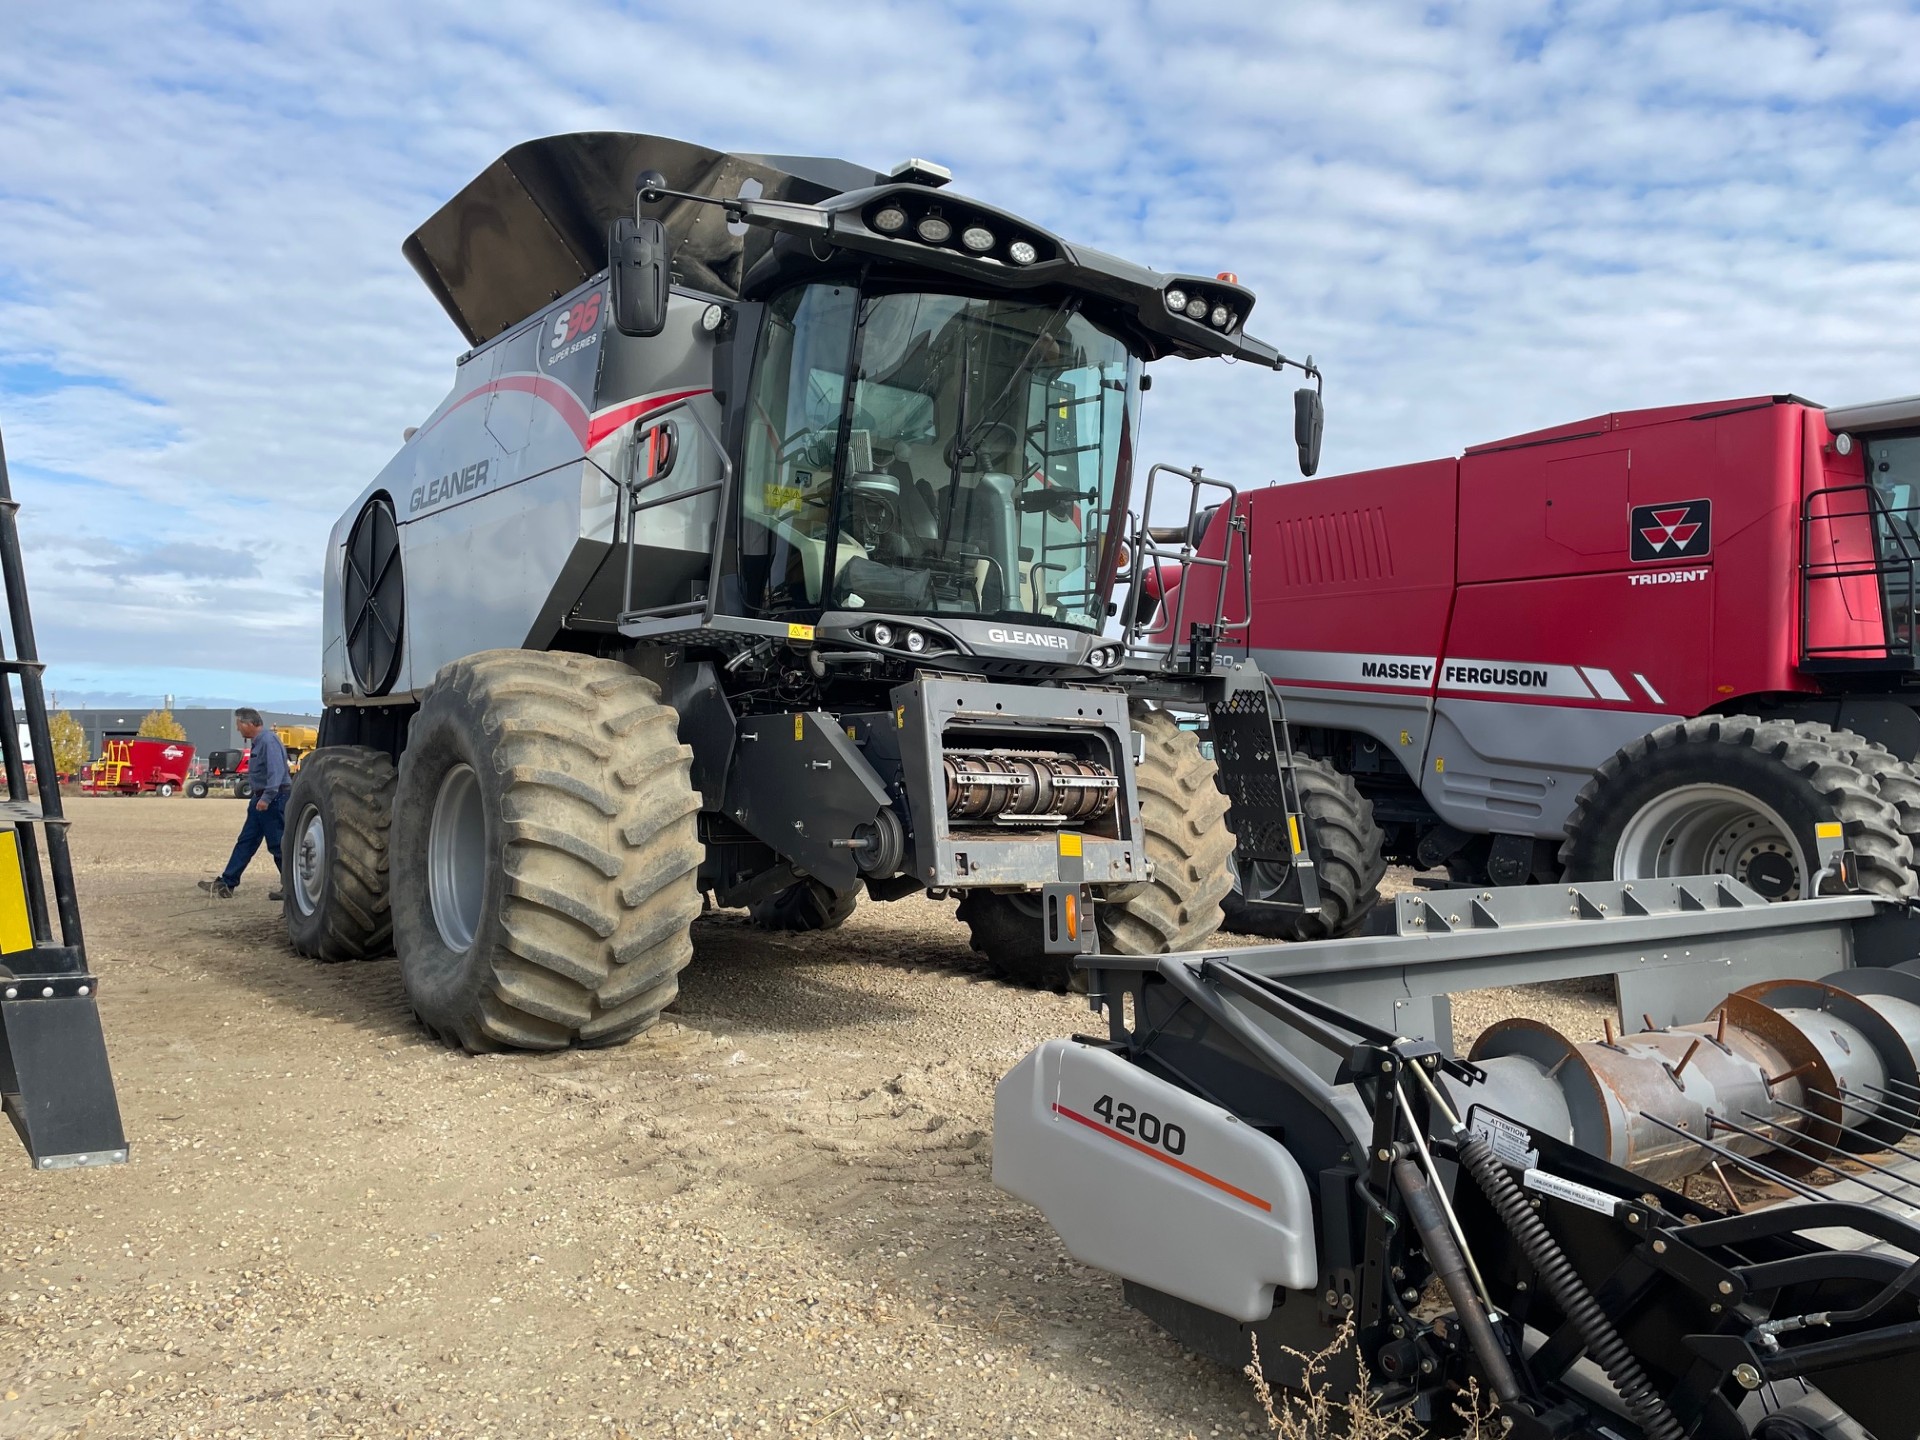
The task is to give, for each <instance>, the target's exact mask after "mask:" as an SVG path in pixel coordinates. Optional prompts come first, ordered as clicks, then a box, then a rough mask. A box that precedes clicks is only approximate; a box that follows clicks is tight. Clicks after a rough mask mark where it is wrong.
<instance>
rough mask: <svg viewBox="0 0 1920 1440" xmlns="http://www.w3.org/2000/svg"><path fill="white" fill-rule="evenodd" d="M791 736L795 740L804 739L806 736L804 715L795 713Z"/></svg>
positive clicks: (805, 718)
mask: <svg viewBox="0 0 1920 1440" xmlns="http://www.w3.org/2000/svg"><path fill="white" fill-rule="evenodd" d="M793 738H794V739H796V740H804V739H806V738H807V717H806V716H804V715H796V716H794V717H793Z"/></svg>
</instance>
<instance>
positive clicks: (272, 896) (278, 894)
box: [267, 885, 286, 900]
mask: <svg viewBox="0 0 1920 1440" xmlns="http://www.w3.org/2000/svg"><path fill="white" fill-rule="evenodd" d="M285 896H286V892H285V891H284V890H282V889H281V888H280V887H279V886H278V885H276V886H274V887H273V889H271V890H269V891H267V899H269V900H280V899H283V898H285Z"/></svg>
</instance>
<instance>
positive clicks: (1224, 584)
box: [1120, 465, 1253, 672]
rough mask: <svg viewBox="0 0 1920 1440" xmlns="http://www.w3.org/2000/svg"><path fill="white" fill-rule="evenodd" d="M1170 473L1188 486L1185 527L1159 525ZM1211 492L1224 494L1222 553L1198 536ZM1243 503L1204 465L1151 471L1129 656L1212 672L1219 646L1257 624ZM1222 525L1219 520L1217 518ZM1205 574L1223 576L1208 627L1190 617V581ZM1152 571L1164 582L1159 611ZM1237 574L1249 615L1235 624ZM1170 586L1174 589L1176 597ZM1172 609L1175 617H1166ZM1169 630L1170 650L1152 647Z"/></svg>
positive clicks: (1132, 591) (1140, 526)
mask: <svg viewBox="0 0 1920 1440" xmlns="http://www.w3.org/2000/svg"><path fill="white" fill-rule="evenodd" d="M1162 474H1167V475H1173V476H1177V477H1179V478H1180V479H1181V480H1184V481H1185V482H1186V483H1187V487H1188V488H1187V519H1186V524H1185V525H1184V526H1183V527H1179V528H1178V529H1176V528H1175V527H1172V526H1164V527H1163V526H1156V525H1154V524H1153V523H1152V517H1153V495H1154V489H1155V486H1156V485H1157V484H1158V482H1159V479H1160V476H1161V475H1162ZM1211 492H1218V493H1219V495H1220V497H1221V498H1220V501H1219V505H1218V507H1217V508H1218V509H1219V510H1224V511H1225V512H1226V514H1227V535H1226V542H1225V544H1223V545H1222V546H1221V551H1220V554H1219V555H1217V556H1213V555H1202V554H1201V553H1200V548H1201V546H1202V545H1203V544H1204V542H1205V540H1206V536H1205V535H1204V534H1195V533H1194V532H1195V530H1196V529H1197V528H1199V526H1198V522H1199V519H1200V515H1201V512H1202V511H1203V510H1205V509H1206V508H1207V507H1206V506H1204V505H1202V504H1201V503H1200V502H1201V499H1202V497H1203V496H1206V495H1208V494H1209V493H1211ZM1239 498H1240V491H1239V489H1238V488H1237V487H1236V486H1233V485H1230V484H1228V483H1227V482H1226V481H1224V480H1215V479H1214V478H1213V477H1212V476H1210V475H1206V474H1204V473H1202V471H1201V469H1200V467H1199V466H1197V465H1196V466H1195V467H1194V468H1193V469H1191V470H1181V469H1179V468H1177V467H1176V466H1172V465H1155V466H1154V467H1153V468H1152V469H1151V470H1149V471H1147V487H1146V492H1145V494H1144V495H1142V496H1141V500H1140V519H1139V522H1138V523H1137V524H1136V525H1134V526H1133V529H1132V549H1133V565H1132V568H1131V570H1130V571H1129V573H1128V577H1127V586H1128V592H1127V605H1126V610H1125V613H1124V614H1123V615H1122V617H1121V622H1120V627H1121V638H1122V640H1123V643H1124V644H1125V645H1126V647H1127V652H1128V654H1130V655H1135V656H1140V657H1143V658H1155V659H1157V660H1158V661H1159V665H1160V668H1161V669H1163V670H1188V671H1196V672H1205V671H1209V670H1211V669H1212V661H1213V647H1214V646H1215V645H1216V644H1217V643H1218V642H1219V641H1221V640H1222V639H1224V638H1226V637H1227V636H1229V635H1231V634H1234V633H1236V632H1243V631H1245V630H1247V629H1248V628H1249V627H1250V626H1251V625H1252V623H1253V556H1252V552H1251V550H1250V548H1249V546H1248V544H1247V520H1246V516H1245V515H1243V514H1241V513H1240V510H1239V505H1238V501H1239ZM1129 518H1130V519H1131V518H1132V517H1131V516H1130V517H1129ZM1214 523H1215V524H1217V523H1219V519H1218V515H1217V514H1216V516H1215V521H1214ZM1206 528H1207V529H1208V530H1211V529H1212V528H1213V527H1212V525H1209V526H1208V527H1206ZM1174 534H1177V535H1178V536H1179V539H1178V541H1177V543H1176V542H1174V541H1172V540H1171V539H1170V538H1169V537H1170V536H1172V535H1174ZM1168 566H1172V567H1176V573H1175V574H1174V575H1173V576H1172V577H1171V579H1170V578H1169V576H1168V573H1167V570H1166V568H1165V567H1168ZM1199 570H1208V571H1214V572H1217V573H1218V575H1219V580H1220V583H1219V585H1218V586H1217V587H1216V589H1215V591H1214V595H1213V608H1212V618H1211V619H1210V620H1207V621H1205V622H1204V623H1203V622H1201V621H1199V620H1197V619H1196V620H1194V621H1193V622H1192V624H1191V626H1189V623H1188V614H1189V611H1190V610H1191V609H1192V605H1191V600H1192V593H1193V586H1192V584H1191V583H1190V582H1191V581H1192V580H1193V579H1194V577H1195V573H1196V571H1199ZM1150 571H1151V572H1152V573H1154V574H1155V576H1156V577H1157V582H1158V585H1157V588H1158V594H1157V595H1156V596H1155V597H1154V601H1153V605H1152V608H1151V609H1148V608H1147V607H1146V599H1147V596H1146V587H1145V584H1144V581H1145V578H1146V576H1147V575H1148V573H1149V572H1150ZM1236 574H1237V576H1238V578H1239V581H1240V599H1241V609H1242V616H1243V618H1241V619H1239V620H1228V619H1227V618H1226V617H1227V593H1228V582H1229V579H1230V578H1231V577H1233V576H1235V575H1236ZM1170 588H1171V589H1172V592H1173V593H1172V594H1171V595H1169V589H1170ZM1169 605H1171V607H1172V613H1171V614H1165V613H1164V612H1166V610H1167V609H1168V606H1169ZM1143 612H1144V613H1143ZM1163 628H1164V629H1165V630H1166V633H1167V643H1166V645H1165V646H1164V647H1162V646H1160V645H1156V644H1148V643H1146V642H1147V639H1148V637H1149V636H1151V635H1154V634H1157V633H1159V631H1161V630H1162V629H1163Z"/></svg>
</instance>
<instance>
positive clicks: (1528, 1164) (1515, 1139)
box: [1467, 1105, 1540, 1170]
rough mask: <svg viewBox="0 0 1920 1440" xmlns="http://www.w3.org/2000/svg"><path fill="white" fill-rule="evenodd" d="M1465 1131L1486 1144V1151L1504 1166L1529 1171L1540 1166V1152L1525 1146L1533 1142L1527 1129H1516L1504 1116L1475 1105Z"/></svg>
mask: <svg viewBox="0 0 1920 1440" xmlns="http://www.w3.org/2000/svg"><path fill="white" fill-rule="evenodd" d="M1467 1128H1468V1129H1469V1130H1471V1131H1473V1133H1474V1134H1476V1135H1478V1136H1479V1137H1480V1138H1481V1139H1482V1140H1484V1141H1486V1142H1487V1148H1488V1149H1490V1150H1492V1151H1493V1153H1494V1154H1495V1155H1496V1156H1497V1157H1498V1158H1499V1159H1500V1160H1501V1162H1502V1163H1504V1164H1507V1165H1517V1166H1519V1167H1520V1168H1521V1169H1523V1170H1530V1169H1532V1168H1533V1167H1534V1166H1535V1165H1538V1164H1539V1163H1540V1152H1539V1151H1538V1150H1535V1149H1534V1148H1533V1147H1532V1146H1531V1145H1529V1144H1528V1143H1527V1142H1528V1141H1529V1140H1531V1139H1532V1138H1533V1137H1532V1136H1531V1135H1530V1134H1528V1133H1527V1127H1526V1126H1524V1125H1516V1124H1515V1123H1514V1122H1513V1121H1511V1120H1509V1119H1507V1117H1506V1116H1504V1115H1496V1114H1495V1113H1494V1112H1493V1111H1491V1110H1488V1109H1486V1108H1485V1107H1484V1106H1480V1105H1476V1106H1474V1107H1473V1114H1472V1115H1471V1116H1469V1117H1468V1119H1467Z"/></svg>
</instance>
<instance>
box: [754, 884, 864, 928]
mask: <svg viewBox="0 0 1920 1440" xmlns="http://www.w3.org/2000/svg"><path fill="white" fill-rule="evenodd" d="M859 904H860V892H859V891H858V890H834V889H831V888H829V887H828V886H825V885H822V884H821V883H820V882H819V881H818V880H813V879H807V880H802V881H800V882H799V883H798V884H796V885H789V886H788V887H787V888H786V889H784V890H782V891H780V892H779V893H778V894H777V895H773V896H771V897H769V898H768V899H765V900H757V901H755V902H754V903H753V904H752V905H750V906H748V907H747V913H748V914H749V915H751V916H752V917H753V923H754V924H756V925H758V926H759V927H760V928H761V929H762V930H838V929H839V928H840V927H841V926H842V925H844V924H846V923H847V921H848V920H849V919H851V918H852V916H853V912H854V909H855V907H857V906H858V905H859Z"/></svg>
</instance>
